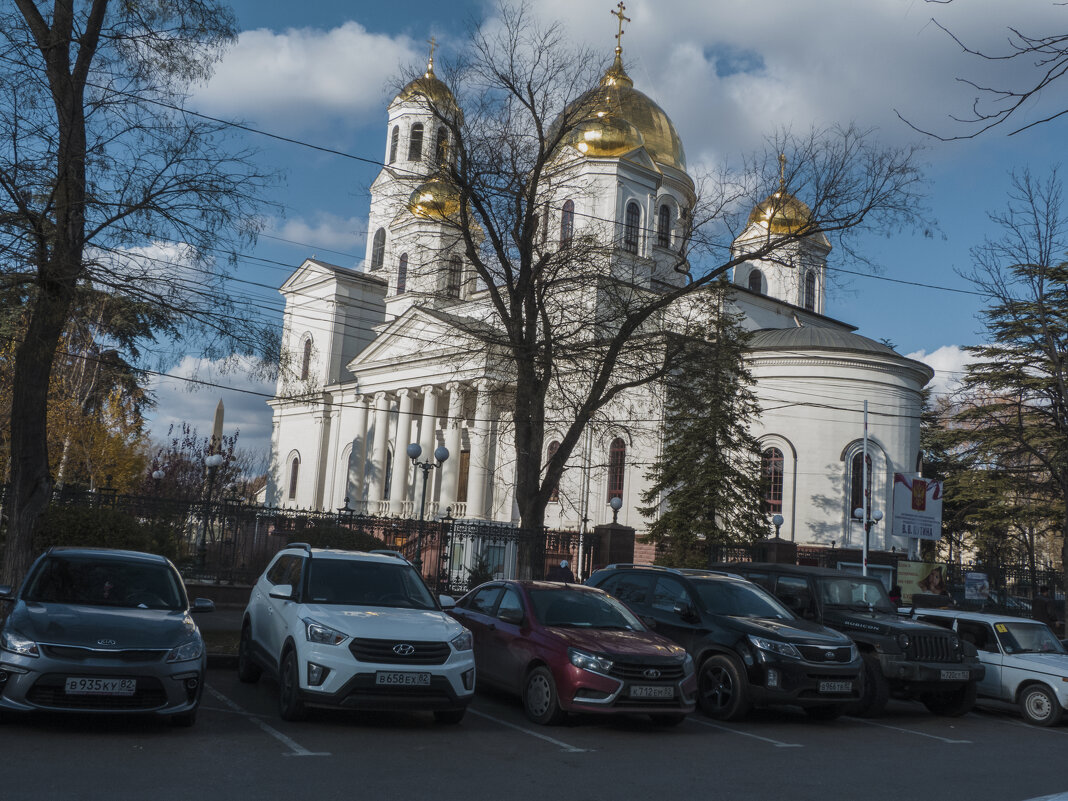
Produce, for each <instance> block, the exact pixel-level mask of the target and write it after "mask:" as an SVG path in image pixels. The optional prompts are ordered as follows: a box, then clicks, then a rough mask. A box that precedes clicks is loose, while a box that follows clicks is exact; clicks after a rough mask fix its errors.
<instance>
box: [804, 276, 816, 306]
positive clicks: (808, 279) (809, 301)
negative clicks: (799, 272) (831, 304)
mask: <svg viewBox="0 0 1068 801" xmlns="http://www.w3.org/2000/svg"><path fill="white" fill-rule="evenodd" d="M805 308H806V309H808V310H809V311H816V271H815V270H809V271H808V272H806V273H805Z"/></svg>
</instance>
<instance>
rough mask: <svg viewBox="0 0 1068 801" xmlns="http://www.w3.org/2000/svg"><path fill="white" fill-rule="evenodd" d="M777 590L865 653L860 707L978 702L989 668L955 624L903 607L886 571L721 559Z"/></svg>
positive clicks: (869, 710) (964, 706) (943, 709)
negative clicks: (919, 617)
mask: <svg viewBox="0 0 1068 801" xmlns="http://www.w3.org/2000/svg"><path fill="white" fill-rule="evenodd" d="M716 567H717V568H719V569H722V570H729V571H730V572H732V573H737V574H739V575H742V576H744V577H745V578H747V579H749V580H750V581H752V582H754V583H755V584H759V585H761V586H762V587H764V588H765V589H767V590H770V591H771V592H772V593H774V594H775V596H776V597H778V598H779V600H781V601H782V602H783V603H784V604H785V605H786V606H788V607H789V608H790V609H791V610H792V611H793V612H794V613H795V614H797V615H799V616H800V617H803V618H805V619H806V620H814V621H817V622H819V623H822V624H823V625H825V626H828V627H830V628H832V629H837V630H838V631H841V632H843V633H844V634H848V635H849V636H850V637H851V638H852V639H853V641H854V642H855V643H856V644H857V647H858V648H859V649H860V651H861V655H862V656H863V658H864V687H863V692H862V695H861V699H860V701H859V702H858V703H857V705H856V707H855V709H854V710H853V711H854V712H855V713H856V714H861V715H877V714H878V713H879V712H881V711H882V709H883V707H885V706H886V702H887V699H888V698H889V697H890V696H893V697H895V698H907V699H914V700H918V701H922V702H923V704H924V705H925V706H926V707H927V708H928V709H929V710H931V711H932V712H934V713H935V714H936V715H950V716H956V715H963V714H965V713H966V712H968V711H969V710H970V709H971V708H972V706H974V704H975V694H976V683H977V682H978V681H979V680H980V679H982V678H983V673H984V668H983V665H982V664H981V663H980V662H979V660H978V658H977V657H976V653H975V648H974V646H972V645H970V644H969V643H962V642H961V640H960V638H959V637H957V635H956V634H954V633H953V632H951V631H946V630H945V629H943V628H939V627H937V626H931V625H927V624H923V623H917V622H916V621H914V620H910V619H908V618H906V617H903V616H901V615H899V614H898V613H897V609H896V608H895V607H894V605H893V603H891V601H890V598H889V596H888V595H887V594H886V588H885V587H884V586H883V584H882V582H881V581H879V579H877V578H874V577H871V576H867V577H865V576H860V575H856V574H853V573H843V572H842V571H839V570H830V569H828V568H822V567H806V566H801V565H783V564H773V563H760V562H741V563H729V564H726V563H725V564H720V565H717V566H716Z"/></svg>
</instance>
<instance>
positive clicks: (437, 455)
mask: <svg viewBox="0 0 1068 801" xmlns="http://www.w3.org/2000/svg"><path fill="white" fill-rule="evenodd" d="M405 453H407V454H408V458H409V459H411V460H412V464H413V465H415V466H416V468H418V469H419V470H422V471H423V496H422V498H421V499H420V501H419V537H418V539H417V540H416V542H415V546H416V547H415V559H414V560H413V562H414V564H415V569H416V570H419V571H422V568H423V517H424V516H425V513H426V483H427V479H429V478H430V471H431V470H433V469H434V468H435V467H438V468H440V467H441V466H442V465H443V464H445V462H446V461H447V460H448V458H449V449H448V448H446V447H445V446H444V445H441V446H439V447H438V448H437V450H435V451H434V459H436V460H437V464H435V463H434V462H432V461H430V460H429V459H427V460H426V461H424V462H420V461H419V457H420V456H422V455H423V447H422V446H421V445H420V444H419V443H418V442H413V443H411V444H410V445H409V446H408V448H407V450H406V451H405Z"/></svg>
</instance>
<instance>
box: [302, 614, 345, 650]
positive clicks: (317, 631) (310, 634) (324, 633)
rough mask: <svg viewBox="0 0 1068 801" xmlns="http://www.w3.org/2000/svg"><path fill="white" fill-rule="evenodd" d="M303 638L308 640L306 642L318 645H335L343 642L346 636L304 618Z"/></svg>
mask: <svg viewBox="0 0 1068 801" xmlns="http://www.w3.org/2000/svg"><path fill="white" fill-rule="evenodd" d="M304 636H306V637H307V638H308V642H314V643H317V644H318V645H337V644H338V643H340V642H343V641H344V640H345V638H346V637H347V636H348V635H346V634H342V633H341V632H340V631H338V630H337V629H332V628H330V627H329V626H324V625H323V624H322V623H319V622H317V621H315V620H312V619H311V618H307V617H306V618H304Z"/></svg>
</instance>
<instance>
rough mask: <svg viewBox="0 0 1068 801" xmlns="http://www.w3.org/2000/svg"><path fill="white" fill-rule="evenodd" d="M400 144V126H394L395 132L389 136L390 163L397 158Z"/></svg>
mask: <svg viewBox="0 0 1068 801" xmlns="http://www.w3.org/2000/svg"><path fill="white" fill-rule="evenodd" d="M399 144H400V126H399V125H394V126H393V133H392V134H390V137H389V163H390V164H392V163H393V162H395V161H396V160H397V145H399Z"/></svg>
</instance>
